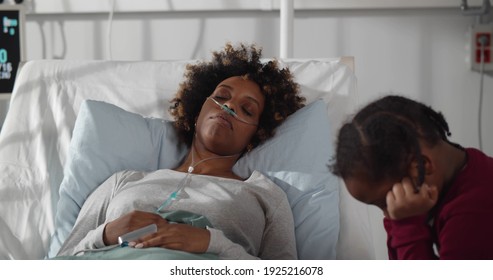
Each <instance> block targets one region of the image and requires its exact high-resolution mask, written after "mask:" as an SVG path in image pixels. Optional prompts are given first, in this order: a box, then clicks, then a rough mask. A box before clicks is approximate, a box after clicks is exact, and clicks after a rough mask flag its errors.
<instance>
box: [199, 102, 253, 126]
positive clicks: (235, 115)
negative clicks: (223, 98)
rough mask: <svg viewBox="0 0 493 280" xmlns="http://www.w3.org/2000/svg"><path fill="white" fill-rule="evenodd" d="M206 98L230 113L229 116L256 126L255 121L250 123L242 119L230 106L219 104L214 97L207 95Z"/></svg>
mask: <svg viewBox="0 0 493 280" xmlns="http://www.w3.org/2000/svg"><path fill="white" fill-rule="evenodd" d="M207 99H210V100H211V101H212V102H214V103H215V104H216V105H217V106H219V107H220V108H221V109H223V110H224V111H225V112H226V113H228V114H230V115H231V116H233V117H234V118H235V119H237V120H239V121H240V122H243V123H246V124H250V125H255V126H257V125H258V124H256V123H252V122H249V121H247V120H244V119H243V118H241V117H240V116H238V114H237V113H236V112H235V111H233V110H231V108H229V107H228V106H227V105H226V104H221V103H219V102H218V101H217V100H216V99H214V97H210V96H209V97H207Z"/></svg>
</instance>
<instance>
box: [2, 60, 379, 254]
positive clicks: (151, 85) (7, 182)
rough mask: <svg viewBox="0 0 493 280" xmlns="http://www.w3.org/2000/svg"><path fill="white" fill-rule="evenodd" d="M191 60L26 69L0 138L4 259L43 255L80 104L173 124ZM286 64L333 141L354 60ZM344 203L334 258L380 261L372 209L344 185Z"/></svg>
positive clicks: (348, 99)
mask: <svg viewBox="0 0 493 280" xmlns="http://www.w3.org/2000/svg"><path fill="white" fill-rule="evenodd" d="M189 62H191V61H154V62H111V61H31V62H28V63H26V64H25V65H24V66H23V67H22V69H21V72H20V73H19V75H18V77H17V82H16V85H15V88H14V93H13V95H12V99H11V103H10V109H9V113H8V114H7V117H6V120H5V123H4V127H3V129H2V132H1V133H0V258H2V259H42V258H44V257H45V256H46V254H47V251H48V248H49V242H50V239H51V235H52V234H53V232H54V216H55V211H56V202H57V200H58V188H59V185H60V182H61V181H62V178H63V165H64V164H65V162H66V159H67V154H68V147H69V143H70V139H71V135H72V130H73V127H74V123H75V120H76V117H77V114H78V111H79V107H80V105H81V103H82V101H83V100H86V99H93V100H101V101H106V102H109V103H112V104H115V105H117V106H119V107H121V108H123V109H125V110H128V111H132V112H135V113H138V114H141V115H144V116H152V117H158V118H165V119H170V116H169V114H168V112H167V110H166V108H168V107H169V105H170V104H169V102H168V100H170V99H171V97H172V95H173V94H174V93H175V91H176V89H177V87H178V83H179V82H180V81H181V80H182V78H183V72H184V70H185V65H186V64H187V63H189ZM281 63H282V64H285V65H287V66H289V67H290V69H291V71H292V72H293V73H294V75H295V77H296V80H297V82H298V83H300V84H301V89H302V92H303V95H304V96H305V97H306V98H307V103H310V102H312V101H314V100H316V99H319V98H322V99H323V100H324V101H325V102H326V104H327V106H328V111H329V117H330V120H331V121H332V127H333V129H334V133H333V135H336V134H335V133H336V130H337V128H338V127H339V126H340V123H341V122H342V121H343V120H344V119H346V117H347V115H348V113H350V112H352V111H353V109H354V106H353V105H354V104H355V98H356V94H357V92H356V77H355V75H354V71H353V69H354V68H353V60H352V58H347V57H345V58H333V59H317V60H285V61H282V60H281ZM136 97H138V98H136ZM332 140H333V139H332ZM340 203H341V204H340V211H341V217H340V223H341V225H340V226H341V232H340V237H339V242H338V250H337V258H338V259H373V258H375V253H374V248H373V241H372V234H371V226H370V220H369V213H368V207H367V206H366V205H363V204H361V203H359V202H357V201H356V200H354V199H353V198H352V197H350V196H349V194H348V193H347V191H346V190H345V188H344V187H343V185H342V182H341V201H340Z"/></svg>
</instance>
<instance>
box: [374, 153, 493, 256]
mask: <svg viewBox="0 0 493 280" xmlns="http://www.w3.org/2000/svg"><path fill="white" fill-rule="evenodd" d="M466 152H467V156H468V160H467V165H466V166H465V168H464V169H463V170H462V171H461V173H460V174H459V175H458V176H457V178H456V179H455V180H454V182H453V183H452V185H451V186H450V188H449V189H448V191H447V192H446V193H445V194H444V196H443V198H441V200H440V201H439V205H437V208H436V211H434V213H435V214H434V215H433V222H430V221H428V215H423V216H415V217H409V218H406V219H402V220H397V221H393V220H390V219H387V218H384V226H385V230H386V231H387V247H388V251H389V259H421V260H426V259H462V260H466V259H493V158H491V157H488V156H486V155H485V154H483V153H482V152H481V151H479V150H476V149H471V148H470V149H466ZM430 224H432V226H430ZM433 245H436V250H434V248H433ZM436 253H438V255H437V254H436Z"/></svg>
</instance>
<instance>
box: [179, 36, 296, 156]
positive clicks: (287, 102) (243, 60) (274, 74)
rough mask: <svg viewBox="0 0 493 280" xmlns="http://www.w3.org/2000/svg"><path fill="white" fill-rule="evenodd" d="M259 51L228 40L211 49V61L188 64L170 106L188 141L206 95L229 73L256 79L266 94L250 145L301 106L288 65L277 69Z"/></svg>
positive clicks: (273, 63)
mask: <svg viewBox="0 0 493 280" xmlns="http://www.w3.org/2000/svg"><path fill="white" fill-rule="evenodd" d="M261 55H262V49H260V48H257V47H256V46H255V45H245V44H240V45H239V46H237V47H233V46H232V45H231V44H230V43H228V44H226V46H225V47H224V49H223V50H222V51H219V52H213V58H212V61H210V62H199V63H197V64H189V65H187V68H186V72H185V74H184V77H185V80H184V82H182V83H181V84H180V87H179V89H178V92H177V94H176V96H175V98H174V99H173V100H172V104H174V105H173V106H172V107H171V108H170V113H171V115H172V116H173V117H174V118H175V126H176V129H177V130H178V133H179V135H180V137H181V138H182V140H184V141H185V143H186V144H187V145H189V146H190V145H191V143H192V140H193V136H194V134H195V121H196V118H197V116H198V115H199V113H200V110H201V108H202V105H203V103H204V102H205V100H206V98H207V97H208V96H210V95H211V94H212V93H213V92H214V90H215V89H216V87H217V85H219V83H221V82H222V81H224V80H225V79H227V78H229V77H233V76H244V77H246V78H247V79H249V80H251V81H253V82H255V83H257V84H258V85H259V87H260V90H261V91H262V93H263V94H264V96H265V106H264V111H263V113H262V115H261V116H260V122H259V125H258V129H257V132H256V134H255V135H254V136H253V137H252V140H251V142H250V146H251V148H254V147H256V146H258V145H259V144H260V143H262V142H263V141H265V140H267V139H269V138H270V137H272V136H273V135H274V130H275V128H276V127H278V126H279V125H280V124H281V123H282V122H283V121H284V120H285V119H286V118H287V117H288V116H289V115H291V114H292V113H294V112H296V111H297V110H298V109H300V108H302V107H303V106H304V102H305V98H303V97H301V96H299V85H298V84H297V83H296V82H295V81H294V79H293V75H292V74H291V72H290V71H289V69H287V68H284V69H279V66H278V62H277V61H276V60H271V61H265V63H262V61H261Z"/></svg>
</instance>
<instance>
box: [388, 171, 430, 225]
mask: <svg viewBox="0 0 493 280" xmlns="http://www.w3.org/2000/svg"><path fill="white" fill-rule="evenodd" d="M437 200H438V190H437V188H436V187H435V186H428V185H427V184H426V183H425V184H423V185H422V186H421V188H420V189H419V192H415V188H414V185H413V183H412V182H411V180H410V179H409V178H404V179H403V180H402V182H401V183H396V184H395V185H394V186H393V187H392V189H391V190H390V191H389V192H388V193H387V197H386V202H387V209H386V213H385V215H386V216H388V217H389V218H390V219H392V220H399V219H404V218H408V217H412V216H418V215H422V214H425V213H427V212H428V211H430V210H431V208H432V207H433V206H434V205H435V204H436V203H437Z"/></svg>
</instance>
